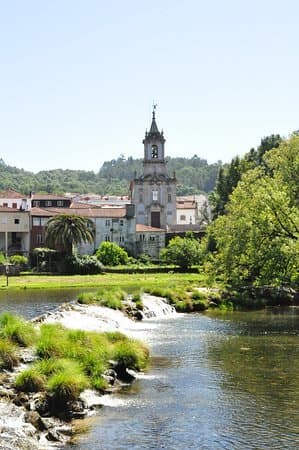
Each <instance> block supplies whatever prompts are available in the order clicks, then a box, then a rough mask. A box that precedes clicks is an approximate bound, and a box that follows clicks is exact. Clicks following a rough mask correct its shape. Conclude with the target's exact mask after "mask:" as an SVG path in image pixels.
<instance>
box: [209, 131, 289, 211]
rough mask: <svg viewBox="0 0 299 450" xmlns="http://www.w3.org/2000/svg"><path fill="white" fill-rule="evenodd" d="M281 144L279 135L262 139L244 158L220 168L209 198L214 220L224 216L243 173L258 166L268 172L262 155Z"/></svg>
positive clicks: (236, 159)
mask: <svg viewBox="0 0 299 450" xmlns="http://www.w3.org/2000/svg"><path fill="white" fill-rule="evenodd" d="M282 142H283V139H282V138H281V137H280V135H279V134H272V135H270V136H267V137H264V138H263V139H262V140H261V143H260V145H259V146H258V147H257V149H256V150H255V149H254V148H252V149H251V150H250V151H249V152H248V153H246V155H245V156H244V158H242V159H240V158H239V157H238V156H237V157H235V158H233V159H232V161H231V163H230V164H228V165H227V166H222V167H220V169H219V173H218V178H217V182H216V187H215V190H214V191H213V192H212V194H211V196H210V201H211V204H212V211H213V216H214V217H215V218H216V217H218V216H220V215H222V214H225V211H226V204H227V202H228V200H229V197H230V195H231V193H232V192H233V190H234V189H235V187H236V186H237V184H238V182H239V181H240V180H241V177H242V175H243V174H244V173H246V172H247V171H248V170H251V169H253V168H255V167H258V166H263V167H264V169H265V171H267V170H269V167H268V166H267V163H266V161H265V158H264V155H265V153H266V152H267V151H269V150H271V149H273V148H277V147H278V146H279V145H280V144H281V143H282Z"/></svg>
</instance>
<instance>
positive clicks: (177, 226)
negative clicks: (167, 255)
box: [130, 105, 206, 258]
mask: <svg viewBox="0 0 299 450" xmlns="http://www.w3.org/2000/svg"><path fill="white" fill-rule="evenodd" d="M176 188H177V179H176V175H175V173H173V174H172V175H170V174H169V173H168V171H167V161H166V160H165V137H164V134H163V130H161V131H159V128H158V125H157V122H156V105H154V108H153V112H152V122H151V126H150V129H149V131H146V132H145V137H144V139H143V173H142V174H140V175H139V176H137V174H136V173H135V177H134V179H133V180H132V181H131V184H130V197H131V202H132V204H133V205H134V207H135V218H136V253H137V254H140V253H147V254H149V255H151V256H152V257H156V258H158V257H159V251H160V249H161V248H163V247H165V245H166V244H167V242H168V240H169V239H170V238H171V237H173V236H174V235H178V234H179V235H182V236H183V235H184V234H185V232H186V231H190V230H191V231H193V232H195V233H198V232H199V231H200V228H201V227H200V224H199V216H200V211H199V207H198V205H199V204H200V203H201V200H202V201H204V200H206V197H205V196H197V197H198V198H197V199H195V197H194V196H191V197H179V198H177V195H176ZM200 197H203V199H201V198H200Z"/></svg>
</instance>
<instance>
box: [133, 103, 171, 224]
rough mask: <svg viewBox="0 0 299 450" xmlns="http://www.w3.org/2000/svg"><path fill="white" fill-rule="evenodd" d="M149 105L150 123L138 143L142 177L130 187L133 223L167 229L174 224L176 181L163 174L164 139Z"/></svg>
mask: <svg viewBox="0 0 299 450" xmlns="http://www.w3.org/2000/svg"><path fill="white" fill-rule="evenodd" d="M156 107H157V105H155V104H154V105H153V111H152V122H151V126H150V129H149V131H146V132H145V137H144V139H143V141H142V143H143V146H144V158H143V174H142V175H141V176H140V177H135V179H134V180H133V182H132V184H131V198H132V203H134V204H135V207H136V223H138V224H143V225H148V226H152V227H155V228H164V229H167V227H168V226H170V225H173V224H175V223H176V178H175V174H174V175H173V177H170V176H169V175H168V174H167V169H166V161H165V153H164V151H165V138H164V134H163V131H162V130H161V131H159V128H158V125H157V122H156Z"/></svg>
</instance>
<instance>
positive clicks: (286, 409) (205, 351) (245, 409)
mask: <svg viewBox="0 0 299 450" xmlns="http://www.w3.org/2000/svg"><path fill="white" fill-rule="evenodd" d="M78 291H79V290H78V289H75V290H67V291H59V292H57V291H55V292H54V291H47V292H45V291H34V292H33V291H30V292H20V293H19V295H14V296H11V292H0V309H1V311H3V310H4V309H5V310H7V309H9V310H11V311H13V312H19V313H20V314H22V315H24V316H25V317H28V318H30V317H33V316H36V315H38V314H41V313H43V312H45V311H46V310H48V309H54V308H55V307H56V306H58V305H59V304H60V303H62V302H63V301H67V300H72V299H74V298H75V297H76V295H77V293H78ZM298 312H299V311H298V308H297V309H296V308H294V309H286V310H284V311H283V310H269V311H268V310H266V311H258V312H250V313H244V312H242V313H241V312H238V313H225V314H223V313H222V314H217V313H211V314H210V313H209V314H208V315H203V314H197V315H196V314H190V315H182V316H179V317H177V318H172V319H169V320H163V321H162V320H161V321H158V320H157V321H156V322H151V323H152V324H153V325H154V326H153V327H152V328H146V332H144V330H143V335H142V336H144V337H145V338H146V340H147V341H148V343H149V345H150V346H151V353H152V355H153V357H152V362H151V367H150V370H149V372H148V373H147V374H145V375H144V376H141V377H140V378H139V379H137V381H136V382H135V383H134V384H133V385H132V386H131V387H130V386H127V387H126V388H125V389H124V390H123V392H121V393H120V394H117V397H116V401H114V402H113V401H112V402H109V399H107V403H106V405H107V406H104V407H103V408H102V409H101V410H100V411H99V414H98V415H97V416H96V417H94V419H93V420H92V422H91V426H90V431H89V433H88V434H87V435H85V436H81V437H80V439H79V440H78V442H77V443H76V444H74V445H70V446H68V447H67V448H66V450H81V449H84V450H141V449H147V450H148V449H155V450H156V449H167V450H186V449H194V450H198V449H206V450H210V449H211V450H218V449H229V450H231V449H238V450H252V449H256V450H257V449H259V450H263V449H267V450H268V449H279V450H281V449H288V450H295V449H297V448H299V441H298V434H299V416H298V398H299V370H298V369H299V363H298V361H299V358H298V356H299V355H298V351H299V346H298V334H299V331H298V330H299V314H298Z"/></svg>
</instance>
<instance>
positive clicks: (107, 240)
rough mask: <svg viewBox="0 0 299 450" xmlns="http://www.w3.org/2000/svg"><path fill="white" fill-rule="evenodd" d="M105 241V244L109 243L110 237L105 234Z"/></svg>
mask: <svg viewBox="0 0 299 450" xmlns="http://www.w3.org/2000/svg"><path fill="white" fill-rule="evenodd" d="M105 241H106V242H110V236H108V235H107V234H106V236H105Z"/></svg>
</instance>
